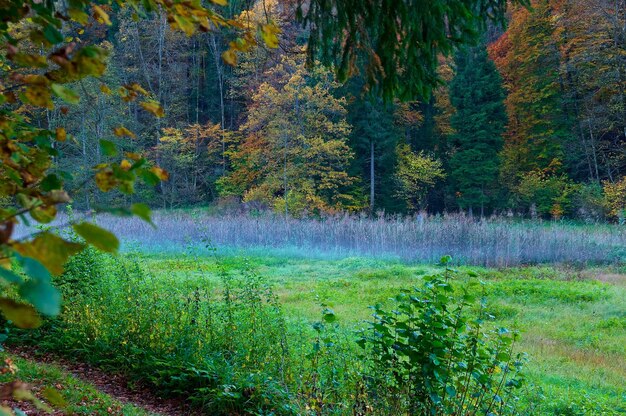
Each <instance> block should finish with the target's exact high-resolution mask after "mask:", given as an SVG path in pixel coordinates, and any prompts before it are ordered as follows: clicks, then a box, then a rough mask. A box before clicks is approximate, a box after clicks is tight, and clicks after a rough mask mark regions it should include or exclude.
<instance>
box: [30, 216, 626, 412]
mask: <svg viewBox="0 0 626 416" xmlns="http://www.w3.org/2000/svg"><path fill="white" fill-rule="evenodd" d="M169 218H173V219H170V220H169V221H164V219H163V217H159V216H157V218H156V222H157V225H158V228H157V229H156V230H155V231H152V229H151V228H144V226H143V225H142V226H140V225H138V223H134V222H124V221H126V220H122V221H120V222H118V223H113V222H110V221H108V220H107V219H100V223H101V224H103V225H105V226H109V227H111V228H116V232H117V233H118V234H120V235H122V237H123V238H124V239H125V248H124V252H123V254H120V255H119V256H117V257H109V256H105V255H102V254H98V253H96V252H94V251H88V252H87V253H84V254H81V255H79V256H77V257H76V258H74V259H73V260H72V261H71V262H70V264H69V265H68V268H67V271H66V273H65V275H64V276H62V277H61V278H60V279H59V281H58V284H59V285H60V287H61V288H62V290H63V291H64V293H65V295H66V296H65V297H66V299H70V300H69V303H67V304H66V305H65V311H64V313H63V314H62V316H61V317H60V318H59V319H54V320H50V321H48V322H47V323H46V325H45V326H44V328H42V329H40V330H38V331H36V332H28V333H26V334H21V335H20V337H19V340H18V342H20V343H31V344H32V343H34V344H36V345H37V347H38V348H39V349H42V350H44V351H55V352H57V353H58V352H59V351H62V354H65V355H69V356H72V357H75V358H76V357H78V358H79V359H80V360H83V361H87V362H90V363H93V364H96V365H98V366H99V367H101V368H102V369H103V370H104V371H109V372H121V373H123V374H125V375H126V376H128V377H129V379H130V380H131V381H132V382H133V383H138V384H140V385H148V386H150V388H151V389H154V390H155V391H156V392H158V394H162V395H165V396H178V397H183V398H185V399H186V400H188V401H189V402H191V403H193V404H194V406H196V407H198V408H200V409H204V410H203V411H204V412H206V413H210V414H353V413H355V412H356V413H357V414H361V413H359V412H358V411H357V410H356V409H357V408H359V409H360V408H362V409H365V410H367V411H365V410H363V412H362V413H363V414H366V413H368V412H369V413H372V414H402V413H406V412H407V410H406V409H407V407H406V403H398V402H397V401H394V400H395V399H394V397H395V398H397V396H398V395H399V392H400V390H397V389H396V390H394V388H396V387H397V386H396V385H395V382H393V381H389V380H388V377H387V375H382V376H381V375H380V374H375V375H373V374H374V373H372V371H374V370H372V369H374V368H375V367H376V365H375V364H376V363H375V360H373V361H372V358H371V356H372V351H373V350H372V349H365V350H364V349H362V348H360V347H359V346H358V341H359V340H360V339H363V338H364V336H363V334H364V333H366V332H367V331H368V328H369V329H371V328H372V324H368V323H367V322H374V323H376V318H373V317H372V315H376V314H380V313H381V311H384V310H389V311H392V310H394V309H393V308H394V307H396V306H394V305H395V303H394V301H392V299H393V298H396V297H398V295H399V294H402V293H403V291H404V290H410V289H411V288H413V287H424V286H425V285H426V286H428V282H429V281H431V278H430V277H428V276H433V275H442V273H444V274H446V273H450V281H451V288H452V289H451V292H453V295H451V297H450V298H449V299H448V301H450V302H452V298H455V299H456V298H460V297H462V296H465V295H463V293H465V292H467V293H469V294H470V295H471V296H472V298H475V299H476V302H471V304H470V303H468V305H469V306H468V307H469V309H468V312H469V314H470V316H472V317H475V316H478V317H479V319H480V320H483V319H484V321H485V322H484V324H483V328H481V330H480V331H481V334H484V335H485V337H484V338H481V339H484V340H486V339H487V338H486V337H488V336H490V335H489V334H490V331H491V330H492V329H494V330H497V331H500V333H506V334H508V333H509V332H510V333H513V332H514V331H519V333H520V334H521V337H520V338H519V340H515V341H514V348H512V350H514V352H515V354H518V353H519V354H521V353H523V355H520V356H519V357H518V356H517V355H516V357H517V358H516V359H515V360H513V358H511V361H510V362H511V363H513V362H515V365H517V364H518V363H519V364H520V366H521V364H524V369H523V379H524V382H523V386H522V387H521V388H520V389H518V390H516V391H514V392H512V393H511V396H510V398H507V407H506V408H505V407H503V408H502V409H500V410H499V411H498V412H497V413H494V414H537V415H539V414H545V415H552V414H558V415H617V414H623V413H626V405H625V403H626V384H625V383H624V380H626V347H625V345H626V311H625V309H624V304H625V302H626V267H624V265H623V263H622V262H621V260H620V258H619V257H615V255H613V256H606V253H605V254H604V255H603V256H600V254H599V253H602V251H601V250H599V249H598V251H597V252H594V251H591V252H588V253H585V252H583V250H585V249H586V248H587V247H597V246H601V247H605V249H606V247H608V246H611V247H613V250H614V253H616V252H618V251H619V250H620V248H621V249H623V247H624V245H620V244H621V241H622V240H623V239H624V236H625V234H624V231H623V230H621V229H619V228H618V227H614V226H609V225H604V226H599V227H595V228H592V227H590V226H578V227H577V226H574V225H567V224H558V223H546V224H536V225H533V226H532V227H529V228H528V229H524V227H525V226H526V225H525V224H523V223H521V224H520V223H512V224H510V225H509V226H508V227H506V226H505V224H504V222H502V221H500V222H496V221H470V220H469V219H465V220H463V219H460V218H458V217H457V218H429V219H425V220H424V221H422V222H420V221H419V220H416V219H412V220H406V219H405V220H401V219H397V220H392V221H388V222H384V221H383V220H373V221H372V220H365V219H361V220H359V219H356V218H347V217H346V218H344V220H343V222H339V223H330V222H326V223H324V222H323V221H319V220H317V221H316V220H306V221H299V222H298V220H290V221H289V222H287V223H284V224H283V225H282V227H283V228H280V227H281V221H283V220H282V219H279V218H254V217H250V216H246V217H242V218H239V220H238V221H236V220H235V218H234V217H211V216H207V215H202V214H197V213H189V212H183V213H176V214H174V215H172V216H170V217H169ZM268 222H272V223H271V225H272V226H273V227H274V228H273V230H274V232H273V233H269V232H268V231H265V232H264V233H259V232H256V233H255V231H254V230H255V227H267V226H268ZM436 224H439V225H442V224H443V225H444V226H446V227H447V228H446V229H445V230H446V232H449V233H452V234H451V235H450V238H449V239H446V238H445V235H444V232H443V231H441V230H439V231H438V234H435V235H433V236H432V237H430V243H428V241H429V240H428V238H426V237H425V236H423V235H422V234H421V233H422V232H427V231H429V230H432V229H434V227H435V226H436ZM329 227H332V228H333V229H334V230H335V232H334V233H330V234H329ZM429 227H430V228H429ZM454 227H456V228H454ZM233 228H236V230H237V232H241V234H237V232H235V230H234V229H233ZM363 228H369V229H370V233H365V234H364V235H365V239H366V240H367V239H368V238H369V239H370V240H368V241H369V242H370V243H372V241H374V240H377V241H379V242H380V244H379V245H378V246H374V247H372V246H371V245H370V246H367V245H366V244H365V243H361V245H360V246H358V247H357V246H355V243H351V241H352V240H351V234H350V232H349V230H353V231H351V232H353V233H356V232H362V231H363ZM264 229H266V230H267V228H264ZM269 229H272V228H269ZM452 229H455V230H456V231H455V232H456V234H455V232H452V231H451V230H452ZM315 230H318V231H315ZM418 230H419V231H420V232H419V233H418ZM377 232H380V233H381V234H379V235H377V234H376V233H377ZM231 233H232V234H231ZM402 233H405V234H404V236H405V240H406V241H407V244H408V245H411V244H414V246H412V247H414V248H415V247H418V246H420V244H421V247H430V248H429V250H430V251H418V252H414V253H413V254H412V256H413V257H412V259H413V261H410V260H409V259H408V258H407V257H411V255H410V254H409V253H408V250H407V251H402V250H400V251H394V246H393V244H391V243H390V241H391V240H393V238H396V239H397V241H398V244H399V243H400V241H401V240H402V237H401V236H402ZM498 233H500V234H498ZM492 234H493V235H494V236H495V235H500V237H501V238H502V236H504V238H503V239H502V240H503V241H502V243H499V244H493V245H491V246H488V247H487V249H489V247H491V248H492V249H493V250H498V249H501V247H503V245H507V244H509V245H511V244H521V242H522V241H526V244H530V242H532V243H534V244H538V245H540V246H539V248H538V247H536V246H535V247H533V246H529V247H527V248H525V249H523V250H522V249H519V250H518V251H516V254H515V255H514V256H512V257H510V258H508V257H502V258H500V260H497V261H495V264H492V263H491V262H490V261H489V260H488V258H489V256H488V255H486V254H484V253H483V254H481V253H479V252H478V251H477V250H476V249H474V248H473V246H472V245H473V244H478V241H479V240H480V241H482V242H483V243H485V241H486V240H485V239H486V238H488V237H489V236H491V235H492ZM227 235H232V236H236V235H239V237H231V238H242V237H241V236H246V237H249V238H250V239H251V240H252V241H251V242H246V243H245V244H244V243H243V242H242V241H241V240H237V241H234V242H233V240H231V241H230V243H231V244H224V243H225V242H226V241H224V239H225V238H226V236H227ZM269 235H274V237H273V240H271V241H270V240H268V238H269V237H268V236H269ZM296 235H297V238H296V237H295V236H296ZM463 236H465V238H462V237H463ZM477 236H481V237H480V239H479V237H477ZM582 236H585V237H584V238H582ZM254 238H256V240H255V239H254ZM549 238H551V239H549ZM133 239H134V240H136V241H142V243H141V244H139V243H138V242H133V241H132V240H133ZM190 239H193V241H192V242H190ZM261 239H264V240H261ZM281 239H282V240H281ZM390 239H391V240H390ZM437 239H440V240H437ZM477 239H478V240H477ZM524 239H525V240H524ZM259 241H261V242H262V244H261V243H260V242H259ZM437 241H441V242H443V241H446V242H447V244H448V245H447V246H445V247H434V246H436V245H437ZM215 242H219V243H221V244H224V248H222V247H221V246H220V245H219V244H215ZM330 242H334V243H333V244H330ZM513 242H514V243H513ZM564 242H565V243H566V245H565V246H561V245H560V244H564ZM429 244H430V245H429ZM313 246H315V248H314V247H313ZM431 246H432V247H431ZM572 246H573V247H572ZM520 247H521V246H520ZM546 247H549V248H550V249H551V250H552V251H550V252H548V253H547V254H546V257H545V258H543V260H546V259H548V258H552V257H553V256H563V255H564V253H569V255H570V256H571V258H570V260H572V261H571V262H569V263H568V262H562V263H560V264H548V263H546V262H545V261H543V262H540V261H539V257H537V256H539V254H540V251H541V249H543V248H546ZM559 247H560V248H559ZM453 248H454V249H456V251H457V252H459V253H462V254H464V255H463V256H462V257H460V258H459V259H457V260H456V261H453V262H451V263H450V264H455V268H454V271H450V270H449V269H450V267H451V266H450V265H448V266H441V265H438V264H437V263H438V261H426V260H431V258H434V257H435V256H436V254H439V252H440V251H444V250H445V251H447V250H448V249H450V250H451V252H452V253H454V250H452V249H453ZM575 249H577V250H579V252H575ZM596 253H598V254H596ZM348 254H349V255H348ZM492 254H493V252H492ZM530 258H532V259H533V263H537V264H535V265H532V266H529V265H520V266H517V265H518V264H521V263H525V262H529V259H530ZM574 259H575V260H576V261H573V260H574ZM472 263H473V264H474V265H468V264H472ZM497 264H502V265H503V264H514V265H516V266H511V267H496V265H497ZM483 265H486V266H489V267H485V266H483ZM440 294H441V293H440ZM440 294H437V295H436V296H435V298H436V297H437V296H439V295H440ZM446 296H447V295H446ZM433 299H434V298H433ZM373 305H378V307H377V309H376V310H372V309H371V308H369V307H370V306H373ZM446 308H449V310H453V308H452V303H450V304H448V305H446V306H444V308H443V309H446ZM481 311H486V312H487V313H485V314H483V312H481ZM394 313H396V312H391V313H390V316H392V315H393V314H394ZM480 317H482V318H480ZM472 319H475V318H472ZM477 321H478V319H477ZM472 322H474V321H473V320H468V325H469V326H471V325H473V323H472ZM469 326H468V327H469ZM503 328H507V329H506V330H504V329H503ZM503 331H506V332H503ZM396 337H397V333H396ZM494 339H495V338H494ZM512 339H513V338H512ZM481 342H482V341H481ZM485 345H486V344H485ZM366 352H367V353H366ZM512 353H513V351H512ZM511 357H513V354H511ZM383 364H384V365H387V364H388V365H392V364H390V363H383ZM494 368H495V369H497V370H498V371H502V370H501V369H507V368H509V367H507V365H503V364H498V365H497V366H496V367H494ZM492 370H493V369H492ZM490 371H491V370H490ZM506 371H507V370H505V372H506ZM379 376H380V378H379V379H376V377H379ZM373 381H375V382H376V383H378V384H376V388H377V389H378V391H377V393H376V394H372V391H375V390H376V389H372V383H373ZM383 396H384V397H383ZM502 396H503V397H504V394H503V395H502ZM511 403H513V405H512V404H511ZM403 406H404V407H403ZM398 409H403V410H402V412H401V411H399V410H398ZM409 413H410V411H409ZM442 414H443V413H442Z"/></svg>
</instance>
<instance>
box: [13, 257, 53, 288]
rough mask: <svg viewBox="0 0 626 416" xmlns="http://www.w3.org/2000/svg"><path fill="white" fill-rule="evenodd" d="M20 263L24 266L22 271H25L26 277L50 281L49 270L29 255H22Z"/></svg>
mask: <svg viewBox="0 0 626 416" xmlns="http://www.w3.org/2000/svg"><path fill="white" fill-rule="evenodd" d="M20 263H21V264H22V267H23V268H24V273H26V275H27V276H28V277H30V278H32V279H35V280H39V281H41V282H50V280H51V276H50V272H49V271H48V269H46V267H45V266H44V265H43V264H41V263H40V262H39V261H37V260H35V259H33V258H31V257H22V258H21V259H20Z"/></svg>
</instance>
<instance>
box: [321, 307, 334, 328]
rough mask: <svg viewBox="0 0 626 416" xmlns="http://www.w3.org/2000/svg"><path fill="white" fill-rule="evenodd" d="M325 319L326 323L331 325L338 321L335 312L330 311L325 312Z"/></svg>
mask: <svg viewBox="0 0 626 416" xmlns="http://www.w3.org/2000/svg"><path fill="white" fill-rule="evenodd" d="M323 318H324V322H326V323H329V324H331V323H333V322H335V321H336V320H337V316H336V315H335V312H333V311H332V310H330V309H325V310H324V316H323Z"/></svg>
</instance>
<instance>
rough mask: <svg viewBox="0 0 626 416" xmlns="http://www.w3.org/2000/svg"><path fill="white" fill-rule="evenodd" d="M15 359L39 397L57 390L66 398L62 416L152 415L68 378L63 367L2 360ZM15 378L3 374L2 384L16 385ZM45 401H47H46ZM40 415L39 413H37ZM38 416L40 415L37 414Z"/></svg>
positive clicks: (21, 377)
mask: <svg viewBox="0 0 626 416" xmlns="http://www.w3.org/2000/svg"><path fill="white" fill-rule="evenodd" d="M7 358H9V359H11V360H12V361H13V364H14V365H15V366H16V367H17V369H18V372H17V377H18V378H19V380H21V381H23V382H25V383H28V384H30V385H31V386H32V388H33V392H34V393H35V395H36V396H37V397H38V398H39V399H40V400H42V399H43V398H42V397H41V393H40V390H41V389H43V388H46V387H51V386H53V387H54V388H56V389H57V390H58V392H59V393H61V395H62V396H63V398H64V399H65V402H66V406H64V408H63V409H62V410H61V409H59V408H58V407H57V411H59V412H61V413H59V414H67V415H71V414H78V415H105V414H106V415H124V416H148V415H150V414H151V413H148V412H146V411H144V410H143V409H141V408H139V407H136V406H133V405H131V404H124V403H121V402H120V401H118V400H116V399H115V398H112V397H111V396H109V395H107V394H104V393H102V392H100V391H98V389H97V388H96V387H95V386H93V385H92V384H90V383H88V382H85V381H83V380H80V379H78V378H76V377H75V376H73V375H71V374H68V373H67V372H66V371H64V370H63V369H61V368H60V367H58V366H56V365H53V364H42V363H37V362H34V361H31V360H26V359H23V358H21V357H18V356H15V355H12V354H7V353H0V359H2V360H5V359H7ZM14 379H15V376H12V375H11V374H0V383H6V382H10V381H13V380H14ZM43 400H44V401H45V399H43ZM25 406H27V407H28V406H29V405H28V404H24V403H22V404H19V405H18V408H21V409H26V408H27V407H26V408H25ZM33 412H36V410H33ZM33 414H36V413H33Z"/></svg>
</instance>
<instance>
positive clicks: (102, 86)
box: [100, 84, 112, 95]
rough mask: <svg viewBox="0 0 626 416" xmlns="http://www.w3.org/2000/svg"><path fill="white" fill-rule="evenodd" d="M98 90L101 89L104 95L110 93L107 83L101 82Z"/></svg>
mask: <svg viewBox="0 0 626 416" xmlns="http://www.w3.org/2000/svg"><path fill="white" fill-rule="evenodd" d="M100 91H102V92H103V93H104V94H106V95H111V92H112V91H111V88H109V87H108V86H107V85H105V84H102V85H100Z"/></svg>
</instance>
